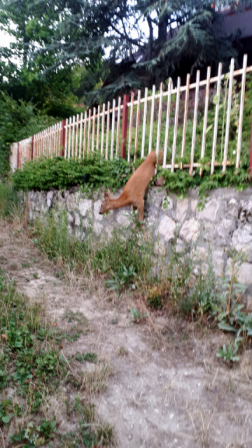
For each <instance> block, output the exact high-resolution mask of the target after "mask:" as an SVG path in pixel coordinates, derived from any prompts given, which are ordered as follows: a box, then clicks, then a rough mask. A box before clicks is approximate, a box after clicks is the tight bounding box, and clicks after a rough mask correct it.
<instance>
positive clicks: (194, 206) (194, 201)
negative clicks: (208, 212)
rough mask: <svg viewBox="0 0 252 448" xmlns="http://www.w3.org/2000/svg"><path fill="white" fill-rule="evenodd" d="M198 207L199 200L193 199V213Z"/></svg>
mask: <svg viewBox="0 0 252 448" xmlns="http://www.w3.org/2000/svg"><path fill="white" fill-rule="evenodd" d="M197 205H198V201H197V199H191V211H192V212H193V213H194V212H195V210H196V208H197Z"/></svg>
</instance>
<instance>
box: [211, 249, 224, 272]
mask: <svg viewBox="0 0 252 448" xmlns="http://www.w3.org/2000/svg"><path fill="white" fill-rule="evenodd" d="M223 253H224V251H223V250H214V251H213V253H212V258H213V268H214V273H215V275H216V276H217V277H221V276H222V275H223V272H224V260H223Z"/></svg>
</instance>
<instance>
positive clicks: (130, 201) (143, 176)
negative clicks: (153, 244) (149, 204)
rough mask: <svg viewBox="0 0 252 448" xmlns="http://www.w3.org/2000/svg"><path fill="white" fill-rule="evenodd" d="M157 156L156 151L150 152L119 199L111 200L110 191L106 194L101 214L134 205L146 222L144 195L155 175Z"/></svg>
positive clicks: (160, 157)
mask: <svg viewBox="0 0 252 448" xmlns="http://www.w3.org/2000/svg"><path fill="white" fill-rule="evenodd" d="M158 157H159V165H161V164H162V160H163V153H162V151H160V152H159V155H158ZM156 160H157V156H156V151H152V152H150V154H149V155H148V156H147V157H146V159H145V160H144V162H143V163H142V164H141V165H140V166H139V167H138V168H137V169H136V171H135V172H134V173H133V174H132V176H131V177H130V178H129V180H128V182H127V183H126V185H125V187H124V189H123V192H122V194H121V196H119V198H117V199H111V194H110V191H109V189H108V190H107V191H106V192H105V193H104V199H103V201H102V203H101V209H100V212H99V213H100V214H101V215H103V213H106V212H107V211H108V210H114V209H117V208H121V207H126V206H128V205H132V207H133V210H138V215H139V220H140V221H143V220H144V195H145V192H146V190H147V188H148V185H149V183H150V181H151V179H152V177H153V176H154V174H155V164H156Z"/></svg>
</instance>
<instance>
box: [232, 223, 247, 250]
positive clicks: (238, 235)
mask: <svg viewBox="0 0 252 448" xmlns="http://www.w3.org/2000/svg"><path fill="white" fill-rule="evenodd" d="M232 243H233V246H234V247H235V249H236V250H244V251H247V252H249V253H251V252H250V251H252V225H250V224H245V225H244V226H243V227H239V228H238V229H236V230H235V231H234V233H233V237H232Z"/></svg>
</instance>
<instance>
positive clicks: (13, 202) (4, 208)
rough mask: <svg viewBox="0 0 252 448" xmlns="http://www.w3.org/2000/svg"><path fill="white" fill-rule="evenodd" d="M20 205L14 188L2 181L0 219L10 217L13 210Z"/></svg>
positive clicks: (0, 188)
mask: <svg viewBox="0 0 252 448" xmlns="http://www.w3.org/2000/svg"><path fill="white" fill-rule="evenodd" d="M17 205H18V195H17V192H16V191H14V190H13V188H12V187H11V186H10V185H8V184H6V183H3V182H1V181H0V217H1V218H5V217H7V216H10V214H11V213H12V210H13V208H15V207H16V206H17Z"/></svg>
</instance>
